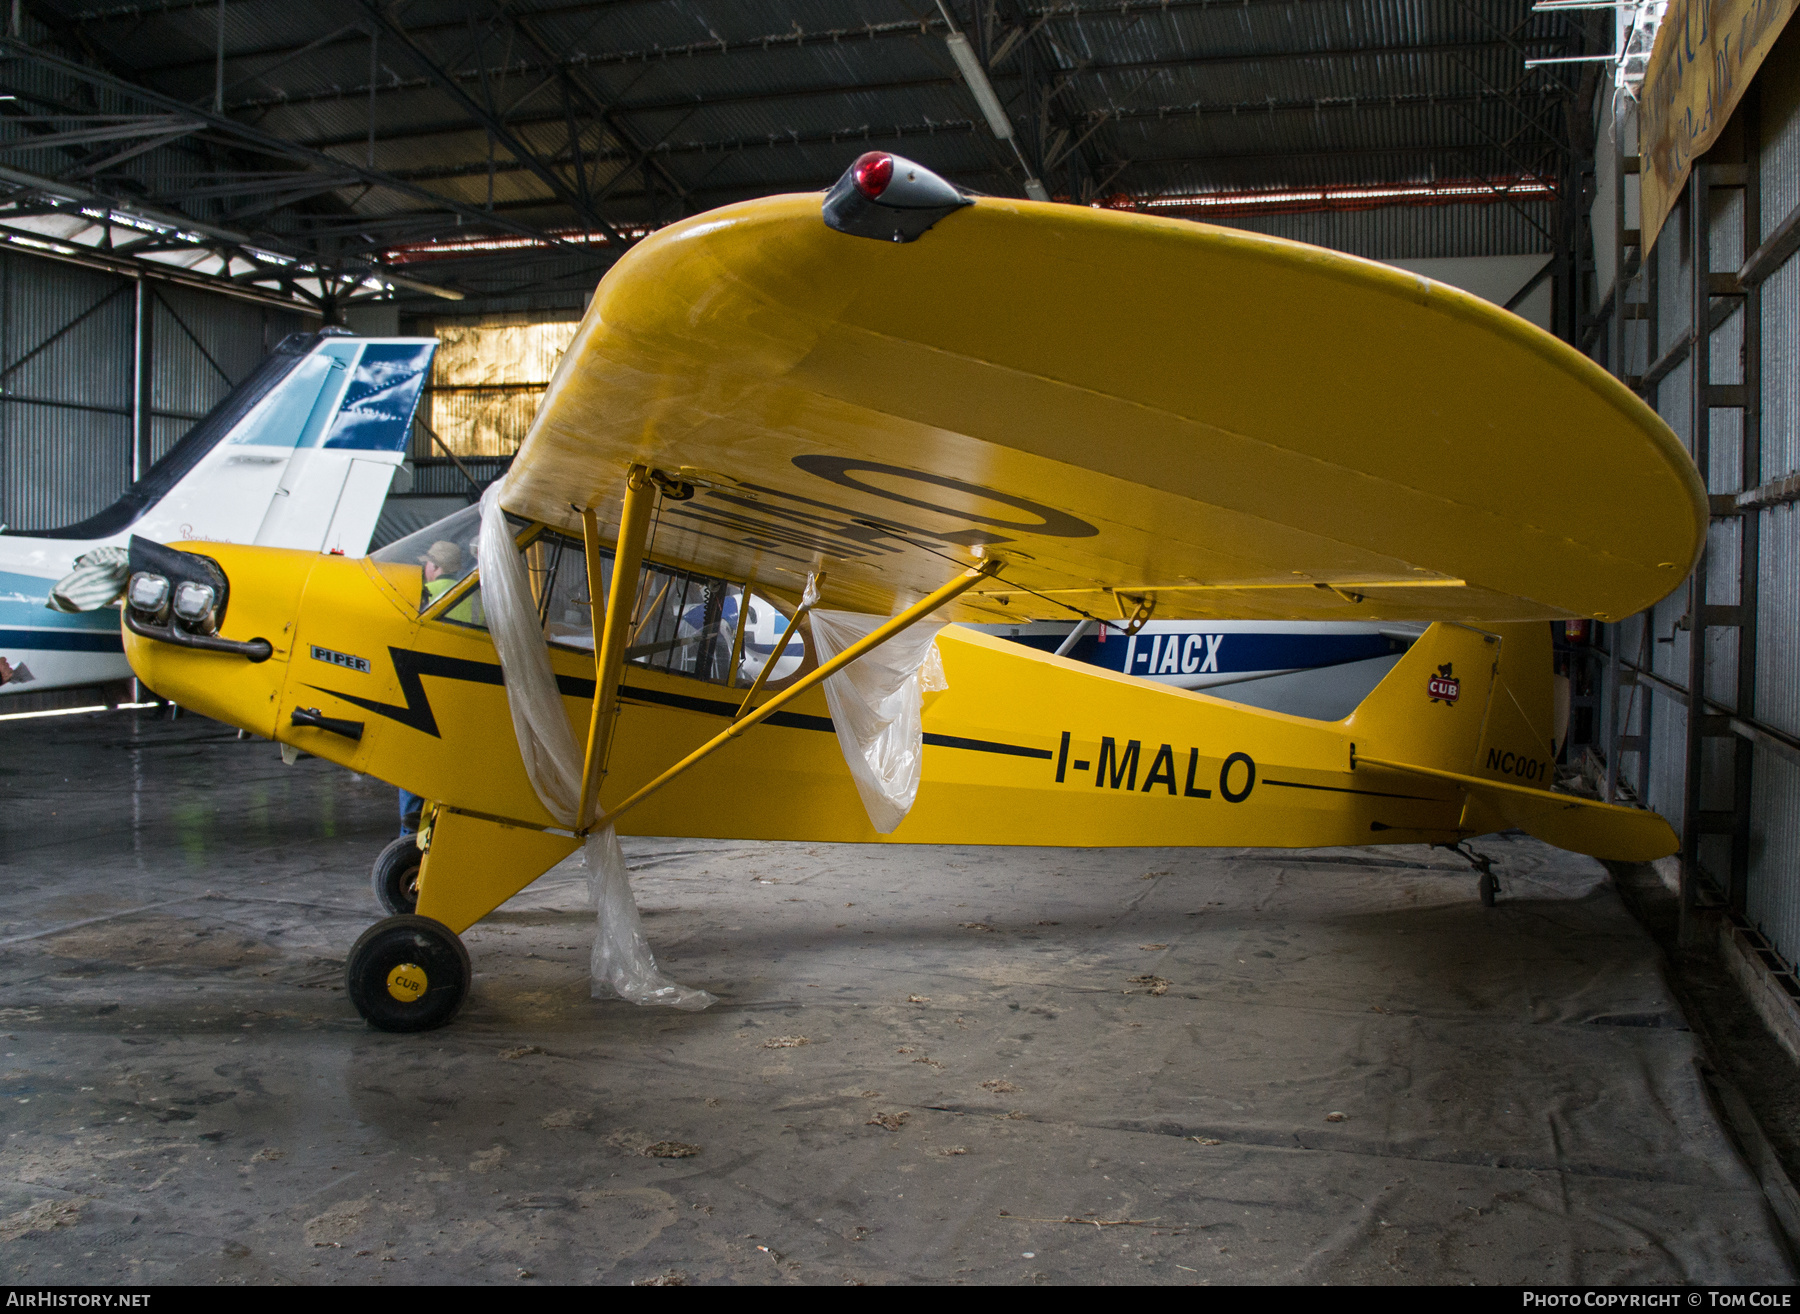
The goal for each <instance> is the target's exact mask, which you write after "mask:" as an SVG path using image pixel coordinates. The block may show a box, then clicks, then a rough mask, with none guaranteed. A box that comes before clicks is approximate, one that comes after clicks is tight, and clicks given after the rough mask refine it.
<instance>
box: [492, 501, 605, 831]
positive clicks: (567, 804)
mask: <svg viewBox="0 0 1800 1314" xmlns="http://www.w3.org/2000/svg"><path fill="white" fill-rule="evenodd" d="M498 487H499V485H498V484H494V485H492V486H490V487H489V488H488V490H487V492H486V493H485V494H483V495H482V499H481V539H480V543H481V551H480V558H481V597H482V603H483V606H484V607H485V609H486V611H487V622H488V633H489V634H490V635H492V636H493V640H494V650H495V652H497V653H498V654H499V655H500V669H501V671H502V672H503V673H504V674H505V677H506V706H507V710H508V711H510V712H511V713H512V723H513V734H514V735H515V736H516V737H517V738H518V741H519V755H520V756H521V757H522V758H524V759H525V774H526V775H528V776H529V777H531V787H532V788H533V789H535V790H536V791H537V796H538V798H539V799H540V800H541V801H542V802H543V804H544V808H545V810H546V811H548V812H549V813H550V815H551V816H553V817H555V818H556V819H557V821H559V822H560V823H562V824H563V825H565V826H567V827H568V828H569V829H570V830H580V829H581V826H582V822H584V821H585V820H586V818H580V819H577V817H576V816H575V809H576V808H577V807H579V806H580V804H581V749H580V748H579V747H577V746H576V743H575V732H574V731H573V730H571V729H570V728H569V715H568V713H567V712H566V711H565V710H564V709H563V700H562V694H561V693H560V692H559V691H558V690H557V687H556V673H555V672H554V671H552V670H551V669H550V651H549V649H548V647H547V646H546V645H545V643H544V630H543V626H542V624H541V622H540V621H539V620H538V608H537V598H536V596H534V595H533V593H532V591H531V577H530V576H529V575H528V574H526V571H525V560H524V558H523V557H521V556H520V555H519V551H518V548H517V547H516V546H514V543H513V530H512V526H511V525H509V524H508V523H507V521H506V513H505V512H504V511H502V510H501V509H500V500H499V498H498V497H496V496H495V490H496V489H497V488H498Z"/></svg>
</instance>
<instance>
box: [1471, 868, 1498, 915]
mask: <svg viewBox="0 0 1800 1314" xmlns="http://www.w3.org/2000/svg"><path fill="white" fill-rule="evenodd" d="M1476 888H1477V889H1479V890H1480V891H1481V906H1482V907H1483V908H1492V907H1493V906H1494V896H1495V895H1496V894H1498V893H1499V892H1500V882H1499V881H1498V880H1497V879H1496V878H1495V876H1494V873H1493V872H1491V871H1484V872H1482V873H1481V880H1480V882H1479V883H1478V885H1477V887H1476Z"/></svg>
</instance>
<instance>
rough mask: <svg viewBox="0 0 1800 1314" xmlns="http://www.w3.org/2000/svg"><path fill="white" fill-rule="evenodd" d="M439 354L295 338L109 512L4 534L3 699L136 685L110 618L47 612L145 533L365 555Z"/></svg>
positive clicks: (424, 342)
mask: <svg viewBox="0 0 1800 1314" xmlns="http://www.w3.org/2000/svg"><path fill="white" fill-rule="evenodd" d="M436 349H437V341H436V339H434V338H364V337H357V336H354V335H352V334H349V333H346V332H344V331H343V330H339V329H327V330H325V331H323V332H321V333H316V334H295V335H294V336H292V337H290V338H288V339H287V340H286V341H285V342H283V343H282V344H281V345H280V346H279V347H277V348H276V349H275V351H274V352H273V353H272V354H271V355H270V356H269V357H268V358H267V359H266V360H264V361H263V362H262V364H260V365H259V366H257V368H256V369H255V370H254V371H252V372H251V374H250V376H249V377H248V378H246V379H245V380H244V381H243V382H242V383H240V384H238V385H237V387H235V388H233V389H232V391H231V393H230V394H229V395H228V396H227V397H226V398H225V400H224V401H222V402H221V403H219V405H218V406H216V407H214V408H213V410H212V411H211V412H210V413H209V414H208V415H207V416H206V418H204V419H202V420H201V421H199V422H198V423H197V424H195V425H194V427H193V428H192V429H191V430H189V431H188V433H187V435H186V436H185V437H184V438H182V440H181V441H180V442H178V443H177V444H176V445H175V446H174V447H173V448H171V449H170V451H169V452H168V454H167V455H165V456H164V457H163V458H162V459H161V460H159V461H158V462H157V463H156V464H155V465H154V466H153V467H152V468H151V469H150V471H149V473H148V474H146V475H145V476H144V477H143V478H142V479H140V480H138V481H137V482H136V483H135V484H133V485H132V486H131V488H130V489H128V490H127V491H126V493H125V494H124V496H122V497H121V498H119V500H118V501H116V502H114V503H113V504H112V505H111V506H109V507H107V508H106V509H105V510H103V511H100V512H99V513H97V514H95V515H92V516H89V517H88V518H87V519H86V520H82V521H79V522H77V523H75V524H72V525H65V526H62V527H60V528H55V529H39V530H31V529H24V530H21V529H4V530H0V695H5V694H10V693H24V692H38V691H41V690H46V689H52V688H56V687H59V686H63V685H74V684H89V683H95V682H99V681H104V680H112V679H121V678H124V677H125V676H128V675H130V673H131V671H130V668H129V667H128V666H127V665H126V664H125V659H124V655H123V653H122V651H121V649H120V644H119V631H118V617H117V615H116V614H115V613H114V611H113V610H112V609H111V608H105V609H103V610H101V611H98V612H86V613H80V614H74V615H69V614H62V613H59V612H57V611H54V610H51V609H50V608H49V607H48V606H47V605H46V604H47V602H48V600H49V594H50V590H51V587H52V586H53V585H55V584H56V583H57V581H58V580H60V579H62V578H64V577H65V576H66V575H68V574H69V573H70V571H71V569H72V568H73V567H74V566H75V563H76V562H77V560H79V559H80V558H82V557H84V556H86V555H87V554H88V553H90V552H93V551H94V550H95V549H97V548H103V547H112V546H123V545H124V544H125V543H126V541H127V540H128V539H129V538H130V537H131V536H132V535H134V534H135V535H137V536H139V537H141V538H147V539H152V540H154V541H156V542H158V543H170V542H179V541H182V540H210V541H213V542H220V543H256V544H260V545H263V546H267V547H287V548H300V549H303V550H307V551H313V552H333V553H342V554H344V555H346V556H362V555H363V554H364V553H365V552H367V550H368V546H369V537H370V535H371V534H373V533H374V532H375V522H376V520H377V519H378V518H379V517H380V515H381V506H382V503H383V501H384V500H385V499H386V497H387V491H388V485H389V484H390V482H391V481H392V480H393V476H394V471H395V469H396V468H397V467H398V466H399V465H400V463H401V462H402V461H403V460H404V459H405V457H406V446H407V441H408V439H409V437H410V436H411V433H412V420H413V412H414V410H415V409H416V408H417V406H418V402H419V396H420V393H421V392H422V390H423V388H424V385H425V380H426V376H427V375H428V373H429V372H430V369H431V359H432V355H433V353H434V352H435V351H436Z"/></svg>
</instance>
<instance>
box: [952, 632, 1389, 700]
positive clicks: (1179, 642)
mask: <svg viewBox="0 0 1800 1314" xmlns="http://www.w3.org/2000/svg"><path fill="white" fill-rule="evenodd" d="M971 628H972V629H977V630H982V631H984V632H985V633H988V634H992V635H995V636H997V637H999V638H1003V639H1011V640H1012V641H1013V642H1014V643H1022V644H1025V645H1026V646H1028V647H1032V648H1038V649H1041V650H1042V651H1044V652H1053V653H1056V654H1057V655H1059V656H1062V657H1067V658H1070V659H1071V660H1073V661H1078V662H1087V663H1089V664H1090V665H1093V666H1100V667H1104V668H1105V669H1106V670H1109V671H1117V672H1118V673H1119V674H1121V675H1134V676H1136V677H1138V678H1139V679H1142V680H1151V681H1154V682H1156V683H1158V684H1167V685H1172V686H1173V687H1175V688H1177V689H1199V690H1203V691H1204V692H1206V693H1209V694H1212V695H1214V696H1216V697H1219V698H1223V699H1226V700H1227V701H1229V702H1234V703H1247V704H1249V705H1251V706H1253V707H1262V708H1266V709H1268V710H1269V711H1275V712H1286V713H1288V714H1289V715H1292V716H1307V717H1312V718H1314V719H1317V720H1326V721H1334V720H1337V719H1338V718H1339V717H1341V716H1347V715H1348V714H1349V713H1350V711H1351V710H1353V709H1354V708H1355V707H1356V705H1357V704H1358V703H1359V702H1361V701H1362V699H1363V698H1364V697H1366V696H1367V695H1368V693H1369V692H1370V690H1372V689H1374V687H1375V686H1376V685H1377V684H1379V683H1380V682H1381V677H1382V676H1384V675H1386V674H1387V672H1388V670H1389V669H1390V668H1391V667H1392V666H1393V664H1394V663H1395V662H1396V661H1398V660H1399V659H1400V657H1401V655H1402V654H1403V653H1405V652H1406V650H1407V649H1408V648H1410V647H1412V644H1413V640H1414V639H1416V638H1418V636H1419V635H1420V634H1421V633H1422V632H1423V631H1424V628H1425V627H1424V626H1423V625H1409V624H1405V623H1390V624H1383V625H1372V624H1365V623H1354V622H1340V621H1218V620H1208V621H1197V620H1183V621H1154V620H1153V621H1150V622H1148V623H1147V624H1146V625H1144V627H1143V628H1142V629H1140V630H1138V631H1137V633H1135V634H1126V633H1123V632H1122V630H1123V627H1122V626H1116V625H1112V624H1109V625H1107V626H1106V627H1105V629H1104V630H1103V631H1098V632H1097V630H1096V627H1095V625H1094V622H1092V621H1078V622H1074V623H1070V622H1067V621H1039V622H1034V623H1032V624H1027V625H975V626H972V627H971Z"/></svg>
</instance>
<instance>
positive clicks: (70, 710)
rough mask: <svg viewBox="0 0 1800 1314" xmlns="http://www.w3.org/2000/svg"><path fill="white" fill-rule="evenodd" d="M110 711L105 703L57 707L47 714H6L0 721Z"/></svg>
mask: <svg viewBox="0 0 1800 1314" xmlns="http://www.w3.org/2000/svg"><path fill="white" fill-rule="evenodd" d="M110 710H111V709H110V708H108V707H107V705H106V704H105V703H97V704H95V705H94V706H93V707H57V708H53V709H51V710H50V711H48V712H8V713H6V714H5V715H4V716H0V721H24V720H28V719H29V718H31V717H34V716H78V715H80V714H81V713H82V712H105V711H110Z"/></svg>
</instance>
